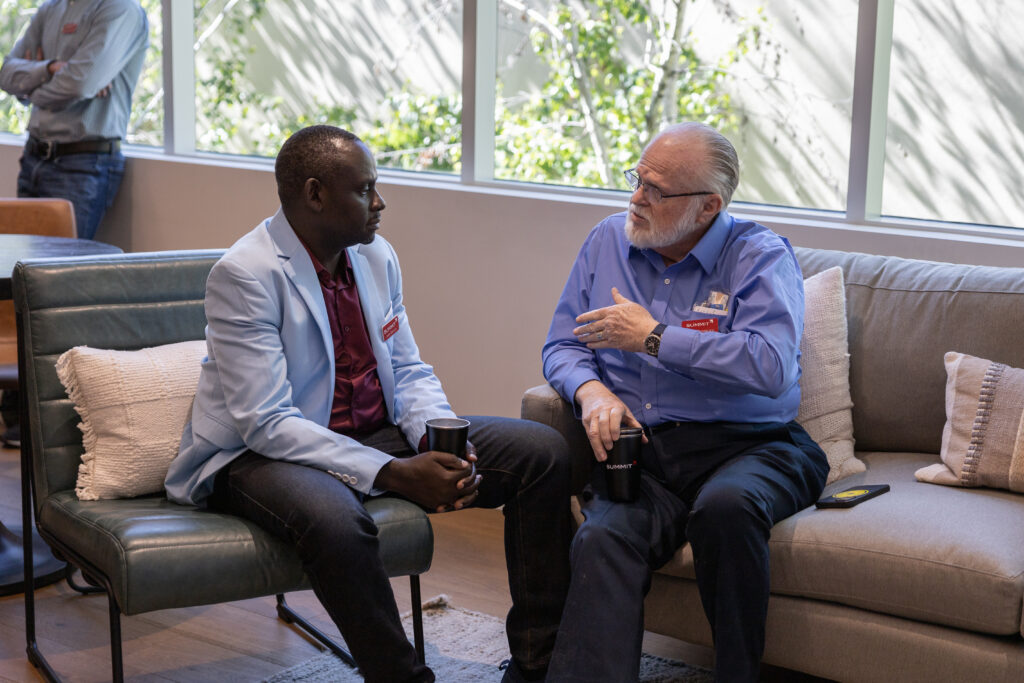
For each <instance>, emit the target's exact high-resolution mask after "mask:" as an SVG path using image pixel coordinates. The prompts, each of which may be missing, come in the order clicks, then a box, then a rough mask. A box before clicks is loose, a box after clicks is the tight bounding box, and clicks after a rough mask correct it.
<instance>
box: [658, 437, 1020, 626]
mask: <svg viewBox="0 0 1024 683" xmlns="http://www.w3.org/2000/svg"><path fill="white" fill-rule="evenodd" d="M859 455H860V456H861V459H862V460H864V461H865V463H866V464H867V471H866V472H864V473H862V474H855V475H853V476H851V477H848V478H846V479H844V480H843V481H839V482H836V483H835V484H832V485H831V486H828V487H826V488H825V492H824V494H823V495H829V494H830V493H835V492H836V491H839V490H842V489H843V488H846V487H847V486H851V485H856V484H860V483H865V484H889V485H890V486H891V487H892V490H891V491H890V492H889V493H886V494H884V495H881V496H879V497H877V498H873V499H871V500H868V501H866V502H864V503H862V504H860V505H857V506H855V507H852V508H848V509H830V510H819V509H816V508H814V507H810V508H807V509H805V510H802V511H800V512H799V513H797V514H796V515H793V516H792V517H790V518H788V519H785V520H783V521H781V522H779V523H778V524H777V525H775V527H774V528H773V529H772V537H771V542H770V548H771V551H770V552H771V582H772V592H773V593H780V594H785V595H795V596H801V597H807V598H814V599H818V600H828V601H831V602H836V603H840V604H844V605H849V606H852V607H860V608H864V609H868V610H872V611H875V612H882V613H885V614H891V615H894V616H900V617H906V618H910V619H916V620H919V621H924V622H931V623H935V624H942V625H946V626H952V627H956V628H963V629H968V630H972V631H980V632H983V633H994V634H999V635H1011V634H1019V633H1021V630H1022V629H1021V605H1022V598H1024V524H1021V523H1020V520H1021V519H1022V518H1024V496H1019V495H1016V494H1013V493H1009V492H1006V491H996V490H987V489H959V488H949V487H942V486H932V485H930V484H924V483H921V482H918V481H916V480H915V479H914V472H915V470H917V469H919V468H920V467H922V466H924V465H927V464H930V463H934V462H935V456H934V455H928V454H911V453H860V454H859ZM953 511H957V512H955V513H954V512H953ZM662 571H665V572H668V573H670V574H673V575H676V576H681V577H684V578H691V579H692V578H693V577H694V574H693V560H692V555H691V553H690V549H689V547H688V546H687V547H685V548H684V549H683V550H682V551H680V552H679V553H676V556H675V557H674V558H673V559H672V560H671V561H670V562H669V564H668V565H667V566H666V567H664V568H662Z"/></svg>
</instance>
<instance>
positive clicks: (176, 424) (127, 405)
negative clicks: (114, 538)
mask: <svg viewBox="0 0 1024 683" xmlns="http://www.w3.org/2000/svg"><path fill="white" fill-rule="evenodd" d="M205 355H206V342H205V341H201V340H200V341H187V342H179V343H177V344H166V345H163V346H155V347H150V348H146V349H140V350H138V351H110V350H105V349H94V348H90V347H88V346H76V347H74V348H72V349H70V350H68V351H65V352H64V353H63V354H61V356H60V358H58V359H57V376H58V377H59V378H60V381H61V383H62V384H63V385H64V386H65V388H66V389H67V392H68V396H69V397H70V398H71V400H72V401H73V402H74V404H75V410H77V411H78V414H79V416H80V417H81V418H82V422H81V424H80V425H79V428H80V429H81V430H82V445H83V446H84V447H85V452H84V453H82V464H81V465H80V466H79V468H78V483H77V485H76V487H75V492H76V493H77V494H78V497H79V498H80V499H81V500H101V499H109V498H131V497H133V496H141V495H145V494H149V493H158V492H162V491H163V489H164V477H166V476H167V468H168V466H169V465H170V462H171V460H172V459H173V458H174V456H176V455H177V454H178V445H179V444H180V443H181V432H182V429H184V427H185V421H186V420H187V419H188V415H189V413H190V412H191V410H192V400H193V398H194V397H195V394H196V386H197V385H198V384H199V371H200V368H201V367H202V359H203V357H204V356H205Z"/></svg>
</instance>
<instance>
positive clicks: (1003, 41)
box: [881, 0, 1024, 226]
mask: <svg viewBox="0 0 1024 683" xmlns="http://www.w3.org/2000/svg"><path fill="white" fill-rule="evenodd" d="M1021 36H1024V3H1021V2H1019V0H1001V1H1000V0H990V1H988V2H969V3H957V2H938V3H937V2H931V1H929V0H901V1H900V2H897V3H896V4H895V13H894V17H893V20H892V50H891V53H892V61H891V76H890V80H889V88H888V96H889V97H888V115H889V116H888V131H887V136H886V145H885V184H884V188H883V191H882V206H881V211H882V213H883V214H887V215H891V216H903V217H909V218H924V219H931V220H941V221H963V222H967V223H993V224H997V225H998V224H1002V225H1017V226H1024V191H1022V190H1021V185H1022V182H1024V181H1022V176H1024V90H1022V87H1021V83H1022V80H1024V75H1022V70H1024V52H1022V51H1021V49H1020V44H1021Z"/></svg>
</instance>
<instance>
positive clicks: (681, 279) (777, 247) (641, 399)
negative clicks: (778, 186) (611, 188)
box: [543, 211, 804, 426]
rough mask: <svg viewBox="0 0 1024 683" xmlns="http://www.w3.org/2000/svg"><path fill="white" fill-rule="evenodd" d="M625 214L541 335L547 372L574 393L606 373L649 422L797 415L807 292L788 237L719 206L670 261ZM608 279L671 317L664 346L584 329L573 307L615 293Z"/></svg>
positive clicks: (579, 270) (589, 306)
mask: <svg viewBox="0 0 1024 683" xmlns="http://www.w3.org/2000/svg"><path fill="white" fill-rule="evenodd" d="M625 220H626V214H625V213H618V214H615V215H613V216H609V217H608V218H606V219H605V220H604V221H602V222H601V223H599V224H598V225H597V227H595V228H594V229H593V230H592V231H591V233H590V235H589V236H588V237H587V240H586V242H584V244H583V247H582V249H580V252H579V255H578V256H577V258H576V262H575V263H574V264H573V267H572V271H571V272H570V274H569V279H568V282H567V283H566V285H565V290H564V291H563V292H562V296H561V298H560V299H559V301H558V306H557V308H556V309H555V314H554V318H553V319H552V321H551V328H550V330H549V331H548V338H547V341H546V343H545V344H544V351H543V359H544V376H545V377H546V378H547V380H548V382H550V383H551V385H552V386H553V387H554V388H555V389H556V390H557V391H558V392H559V393H560V394H561V395H562V397H563V398H565V399H566V400H567V401H569V402H570V403H572V402H573V397H574V396H575V395H576V390H577V389H579V387H580V385H582V384H583V383H584V382H587V381H590V380H598V381H600V382H602V383H603V384H604V385H605V386H606V387H608V388H609V389H610V390H611V391H612V392H614V393H615V394H616V395H617V396H618V397H619V398H620V399H621V400H622V401H623V402H624V403H625V404H626V406H627V407H628V408H629V409H630V411H632V413H633V415H634V416H636V418H637V419H638V420H639V421H640V422H642V423H644V424H646V425H650V426H655V425H659V424H662V423H665V422H673V421H697V422H709V421H730V422H775V421H781V422H788V421H789V420H792V419H794V418H795V417H796V414H797V409H798V408H799V404H800V385H799V378H800V365H799V359H800V338H801V336H802V334H803V319H804V293H803V278H802V276H801V272H800V266H799V264H798V263H797V260H796V257H795V256H794V254H793V250H792V248H791V247H790V245H789V242H788V241H786V239H785V238H783V237H780V236H779V235H777V234H775V233H774V232H772V231H771V230H769V229H768V228H766V227H764V226H763V225H759V224H757V223H752V222H749V221H737V220H735V219H734V218H733V217H732V216H730V215H729V214H728V213H726V212H725V211H722V212H721V213H720V214H719V215H718V217H717V218H716V219H715V221H714V222H713V223H712V225H711V227H710V228H709V229H708V231H707V233H705V235H704V236H703V238H701V240H700V241H699V242H698V243H697V245H696V246H695V247H694V248H693V250H692V251H691V252H690V253H689V254H688V255H687V256H686V257H685V258H684V259H683V260H682V261H679V262H678V263H674V264H672V265H671V266H666V265H665V263H664V261H663V260H662V258H661V256H660V255H659V254H657V253H656V252H655V251H653V250H651V249H637V248H636V247H634V246H632V245H631V244H630V243H629V241H628V240H627V239H626V236H625V232H624V230H623V227H624V225H625ZM612 287H617V288H618V289H619V291H620V292H621V293H622V295H623V296H625V297H626V298H627V299H631V300H632V301H635V302H637V303H639V304H640V305H642V306H644V307H645V308H646V309H647V310H648V311H650V313H651V315H652V316H653V317H654V318H655V319H656V320H657V321H659V322H662V323H665V324H666V325H667V326H668V327H667V329H666V330H665V332H664V334H663V335H662V339H661V349H660V352H659V354H658V357H657V358H654V357H653V356H650V355H648V354H646V353H644V352H636V353H634V352H626V351H619V350H616V349H599V350H591V349H588V348H587V347H586V345H585V344H582V343H580V342H579V341H577V339H576V336H575V335H574V334H573V333H572V330H573V328H575V327H577V326H578V325H577V323H576V321H575V319H576V316H578V315H580V314H581V313H584V312H586V311H589V310H593V309H596V308H602V307H604V306H611V305H613V304H614V303H615V302H614V301H613V299H612V294H611V289H612ZM694 321H698V322H694ZM687 324H688V325H695V326H697V327H699V328H704V330H703V331H702V330H700V329H693V328H687V327H685V326H684V325H687ZM715 326H717V328H718V331H717V332H715V331H708V329H707V328H714V327H715ZM576 409H577V411H578V410H579V407H578V406H577V407H576Z"/></svg>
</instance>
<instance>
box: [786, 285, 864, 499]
mask: <svg viewBox="0 0 1024 683" xmlns="http://www.w3.org/2000/svg"><path fill="white" fill-rule="evenodd" d="M804 310H805V313H804V336H803V339H802V340H801V341H800V353H801V360H800V367H801V370H802V373H801V375H800V412H799V414H798V415H797V418H796V419H797V422H799V423H800V424H801V425H802V426H803V428H804V429H806V430H807V433H808V434H810V435H811V438H812V439H814V440H815V441H817V442H818V445H820V446H821V448H822V450H823V451H825V455H827V456H828V465H829V472H828V482H827V483H829V484H831V483H832V482H834V481H836V480H837V479H842V478H843V477H845V476H848V475H850V474H855V473H857V472H863V471H864V470H865V469H866V468H865V466H864V463H863V462H861V461H860V460H858V459H857V458H856V457H855V456H854V454H853V413H852V410H851V409H852V408H853V400H852V399H851V398H850V353H849V347H848V345H847V339H846V295H845V291H844V289H843V270H842V269H841V268H839V267H838V266H835V267H833V268H829V269H828V270H823V271H822V272H820V273H818V274H817V275H812V276H811V277H809V278H807V279H806V280H804Z"/></svg>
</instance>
